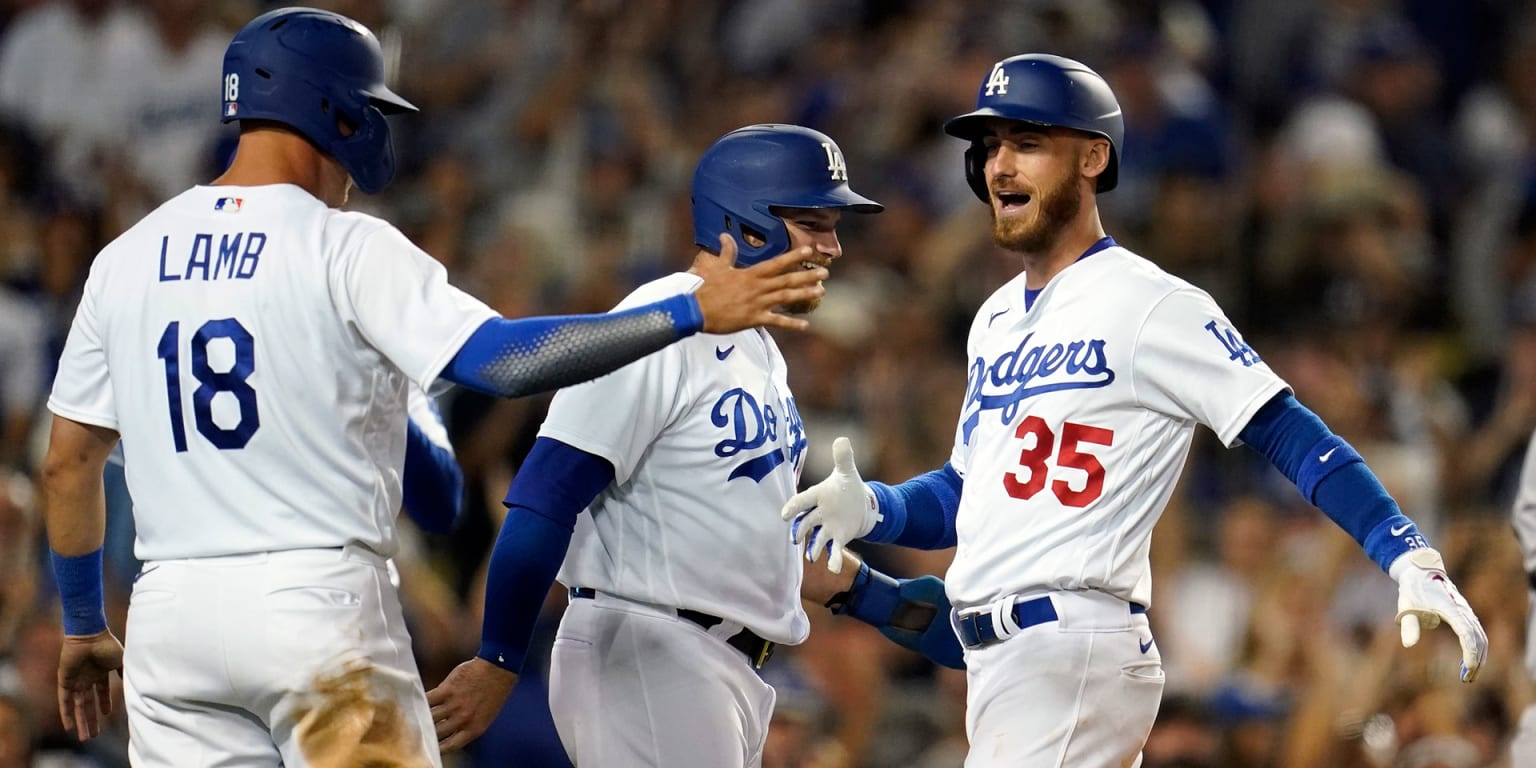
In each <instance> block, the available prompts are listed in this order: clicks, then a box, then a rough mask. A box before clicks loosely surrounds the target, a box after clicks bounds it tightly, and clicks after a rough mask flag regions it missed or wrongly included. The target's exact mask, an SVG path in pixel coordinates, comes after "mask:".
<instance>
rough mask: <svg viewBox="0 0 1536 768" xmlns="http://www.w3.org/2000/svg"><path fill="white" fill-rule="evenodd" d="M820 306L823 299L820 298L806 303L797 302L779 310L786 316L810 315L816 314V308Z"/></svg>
mask: <svg viewBox="0 0 1536 768" xmlns="http://www.w3.org/2000/svg"><path fill="white" fill-rule="evenodd" d="M819 306H821V297H819V296H818V297H816V298H814V299H806V300H805V301H797V302H795V303H793V304H785V305H784V306H782V307H779V309H780V310H781V311H782V312H783V313H784V314H786V315H809V314H810V313H812V312H815V311H816V308H817V307H819Z"/></svg>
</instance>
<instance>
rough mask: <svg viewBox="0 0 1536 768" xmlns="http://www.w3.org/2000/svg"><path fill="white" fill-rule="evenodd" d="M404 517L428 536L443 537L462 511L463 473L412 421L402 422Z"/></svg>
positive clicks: (448, 455) (448, 453)
mask: <svg viewBox="0 0 1536 768" xmlns="http://www.w3.org/2000/svg"><path fill="white" fill-rule="evenodd" d="M401 484H402V485H403V486H404V487H403V489H402V490H403V493H404V496H405V514H406V515H408V516H409V517H410V518H411V520H412V521H413V522H415V523H416V525H418V526H420V527H421V529H422V530H424V531H426V532H428V533H447V532H449V531H450V530H453V526H454V524H456V523H457V522H458V521H459V516H460V515H461V513H462V512H463V510H464V472H463V470H461V469H459V463H458V462H457V461H455V460H454V458H453V452H452V451H449V450H448V449H447V448H444V447H443V446H440V445H438V444H437V443H435V442H433V441H432V438H430V437H428V436H427V434H426V432H424V431H423V430H422V428H421V427H420V426H419V425H417V424H416V422H415V421H414V420H410V421H407V422H406V433H405V473H404V476H403V477H402V478H401Z"/></svg>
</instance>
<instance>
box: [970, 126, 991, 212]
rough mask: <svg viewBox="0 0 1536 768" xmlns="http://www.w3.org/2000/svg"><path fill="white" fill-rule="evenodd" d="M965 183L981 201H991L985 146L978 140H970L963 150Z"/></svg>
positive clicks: (989, 202)
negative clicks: (969, 143) (969, 144)
mask: <svg viewBox="0 0 1536 768" xmlns="http://www.w3.org/2000/svg"><path fill="white" fill-rule="evenodd" d="M965 183H967V184H969V185H971V191H972V192H975V193H976V196H977V197H979V198H981V201H982V202H983V203H987V204H989V205H990V204H991V203H992V192H991V190H989V189H987V147H986V145H985V144H982V143H981V142H979V141H973V142H971V146H970V147H968V148H967V149H966V150H965Z"/></svg>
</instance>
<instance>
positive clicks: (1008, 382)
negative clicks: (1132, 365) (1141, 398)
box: [962, 333, 1115, 443]
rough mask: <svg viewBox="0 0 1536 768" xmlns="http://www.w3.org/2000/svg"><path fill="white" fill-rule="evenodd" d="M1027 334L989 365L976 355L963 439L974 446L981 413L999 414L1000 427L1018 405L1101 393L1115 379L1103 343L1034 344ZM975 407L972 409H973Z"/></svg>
mask: <svg viewBox="0 0 1536 768" xmlns="http://www.w3.org/2000/svg"><path fill="white" fill-rule="evenodd" d="M1034 338H1035V334H1033V333H1029V334H1026V335H1025V336H1024V338H1023V339H1022V340H1021V341H1020V342H1019V346H1018V347H1017V348H1015V349H1011V350H1009V351H1007V352H1004V353H1003V354H1001V355H999V356H998V358H997V359H996V360H994V361H992V362H991V363H988V362H987V360H986V358H982V357H978V358H976V360H975V361H973V362H972V363H971V372H970V375H969V380H968V383H967V385H966V392H965V406H964V408H962V412H968V413H969V414H970V415H968V416H966V419H965V424H964V431H963V439H964V440H965V442H966V443H970V442H971V431H972V430H974V429H976V425H977V424H979V423H981V413H982V411H994V410H1001V411H1002V413H1001V416H1002V423H1004V424H1007V423H1009V422H1011V421H1013V417H1014V416H1016V415H1017V414H1018V412H1019V403H1021V402H1023V401H1024V400H1026V399H1028V398H1031V397H1034V396H1035V395H1043V394H1045V393H1047V392H1059V391H1061V390H1064V389H1097V388H1099V387H1107V386H1109V385H1110V383H1111V382H1113V381H1114V380H1115V372H1114V371H1113V370H1112V369H1110V367H1109V357H1108V356H1107V355H1105V354H1104V340H1103V339H1090V340H1086V341H1085V340H1082V339H1079V340H1077V341H1072V342H1068V343H1066V344H1061V343H1056V344H1036V345H1034V346H1030V342H1032V341H1034ZM973 409H974V410H973Z"/></svg>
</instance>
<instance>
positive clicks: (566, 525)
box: [477, 437, 613, 672]
mask: <svg viewBox="0 0 1536 768" xmlns="http://www.w3.org/2000/svg"><path fill="white" fill-rule="evenodd" d="M611 482H613V465H611V464H609V463H608V461H607V460H606V459H603V458H601V457H599V456H594V455H592V454H590V453H587V452H585V451H581V450H578V449H576V448H572V447H571V446H569V445H566V444H565V443H562V442H560V441H558V440H553V439H550V438H547V437H541V438H539V439H538V440H537V441H536V442H535V443H534V445H533V450H532V451H531V452H529V454H528V458H527V459H526V460H524V461H523V465H522V466H521V467H519V468H518V471H517V476H516V477H514V478H513V479H512V485H511V487H510V488H509V489H508V490H507V498H506V502H505V503H506V505H507V519H506V521H505V522H503V523H502V524H501V533H500V534H498V535H497V536H496V546H495V548H494V549H492V550H491V562H490V565H489V567H488V569H487V571H486V576H485V619H484V623H483V625H482V626H481V630H480V652H479V653H478V654H477V655H478V656H479V657H480V658H482V659H485V660H486V661H489V662H491V663H492V664H495V665H497V666H499V667H502V668H504V669H507V670H510V671H512V672H519V671H520V670H521V669H522V667H523V660H524V659H525V658H526V657H527V655H528V644H529V642H530V641H531V639H532V635H533V625H534V623H535V622H536V621H538V618H539V609H540V607H541V606H543V604H544V596H545V595H546V594H548V593H549V587H550V585H551V584H553V583H554V582H555V574H556V573H557V572H559V570H560V563H562V562H563V561H564V560H565V551H566V549H567V548H568V547H569V546H570V543H571V532H572V531H573V530H574V529H575V527H576V516H577V515H579V514H581V511H582V510H583V509H586V508H587V505H589V504H591V503H592V500H593V499H595V498H597V494H599V493H601V492H602V490H603V489H604V488H607V487H608V484H609V483H611Z"/></svg>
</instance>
